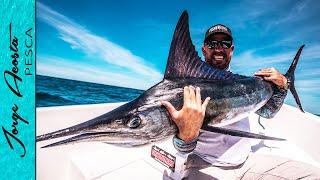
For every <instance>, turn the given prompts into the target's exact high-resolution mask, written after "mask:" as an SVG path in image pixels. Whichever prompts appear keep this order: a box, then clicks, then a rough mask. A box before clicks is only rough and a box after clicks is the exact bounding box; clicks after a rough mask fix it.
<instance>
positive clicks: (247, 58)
mask: <svg viewBox="0 0 320 180" xmlns="http://www.w3.org/2000/svg"><path fill="white" fill-rule="evenodd" d="M296 53H297V49H296V50H292V51H288V52H284V53H280V54H275V55H271V56H262V55H258V54H257V53H256V51H255V50H248V51H245V52H243V53H241V54H239V55H238V56H235V57H234V60H232V62H234V66H236V67H237V69H238V68H240V69H243V70H248V65H250V66H249V67H250V68H249V69H254V70H257V68H260V67H268V66H273V67H276V66H277V65H279V63H283V62H290V63H291V61H292V60H293V58H294V56H295V54H296ZM300 58H303V61H308V59H317V58H320V44H315V45H310V46H306V47H305V48H304V50H303V51H302V53H301V56H300ZM288 64H289V63H288Z"/></svg>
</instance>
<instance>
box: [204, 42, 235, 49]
mask: <svg viewBox="0 0 320 180" xmlns="http://www.w3.org/2000/svg"><path fill="white" fill-rule="evenodd" d="M204 45H205V46H207V47H208V48H209V49H212V48H216V47H218V46H219V45H220V46H221V47H223V48H224V49H229V48H230V47H231V46H232V41H216V40H211V41H210V40H209V41H207V42H205V43H204Z"/></svg>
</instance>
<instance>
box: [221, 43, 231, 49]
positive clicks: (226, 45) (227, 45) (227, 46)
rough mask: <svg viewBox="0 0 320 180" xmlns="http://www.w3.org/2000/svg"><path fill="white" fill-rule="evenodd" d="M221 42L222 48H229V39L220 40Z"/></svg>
mask: <svg viewBox="0 0 320 180" xmlns="http://www.w3.org/2000/svg"><path fill="white" fill-rule="evenodd" d="M221 44H222V47H223V48H230V47H231V46H232V42H231V41H221Z"/></svg>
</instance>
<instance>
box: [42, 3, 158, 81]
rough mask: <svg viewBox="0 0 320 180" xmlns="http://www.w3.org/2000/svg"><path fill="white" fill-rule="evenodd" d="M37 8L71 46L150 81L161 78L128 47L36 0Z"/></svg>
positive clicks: (44, 19)
mask: <svg viewBox="0 0 320 180" xmlns="http://www.w3.org/2000/svg"><path fill="white" fill-rule="evenodd" d="M37 10H38V14H37V16H38V17H39V18H40V19H41V20H43V21H44V22H46V23H48V24H49V25H51V26H52V27H54V28H56V29H57V30H58V32H59V35H60V36H59V38H61V39H62V40H64V41H65V42H67V43H69V44H70V46H71V48H73V49H78V50H81V51H82V52H84V53H85V54H87V55H89V56H92V57H96V58H97V59H102V60H104V61H106V62H107V63H109V64H113V65H115V66H120V67H123V68H126V69H128V70H129V71H133V72H136V73H138V74H140V75H144V76H147V77H149V80H150V81H153V82H156V81H158V80H159V79H161V77H162V75H161V73H160V72H158V71H157V70H156V69H154V68H152V67H149V66H147V65H146V63H145V62H148V61H146V60H144V59H143V58H141V57H138V56H136V55H134V54H133V53H132V52H130V51H129V50H128V49H125V48H123V47H121V46H119V45H117V44H115V43H113V42H111V41H109V40H107V39H106V38H104V37H100V36H98V35H95V34H94V33H92V32H90V31H89V30H87V29H86V28H85V27H83V26H81V25H79V24H77V23H75V22H73V21H72V20H71V19H69V18H68V17H66V16H64V15H62V14H60V13H58V12H56V11H54V10H52V9H50V8H49V7H47V6H46V5H44V4H41V3H39V2H37ZM83 78H85V77H83Z"/></svg>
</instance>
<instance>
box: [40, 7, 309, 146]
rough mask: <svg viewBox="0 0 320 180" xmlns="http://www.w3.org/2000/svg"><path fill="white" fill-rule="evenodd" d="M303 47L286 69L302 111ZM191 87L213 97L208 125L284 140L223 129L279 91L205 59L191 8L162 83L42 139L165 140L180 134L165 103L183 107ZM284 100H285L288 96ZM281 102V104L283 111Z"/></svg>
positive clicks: (182, 20)
mask: <svg viewBox="0 0 320 180" xmlns="http://www.w3.org/2000/svg"><path fill="white" fill-rule="evenodd" d="M302 48H303V46H301V47H300V49H299V51H298V52H297V54H296V56H295V58H294V60H293V62H292V64H291V66H290V68H289V70H288V72H287V73H286V76H287V78H289V80H290V81H291V87H290V90H291V92H292V93H293V95H294V97H295V99H296V102H297V104H298V105H299V107H300V109H301V110H302V106H301V104H300V100H299V98H298V95H297V93H296V91H295V89H294V71H295V67H296V65H297V62H298V59H299V56H300V53H301V51H302ZM187 85H192V86H194V87H200V89H201V94H202V97H210V98H211V100H210V102H209V104H208V106H207V109H206V113H205V121H204V123H203V126H202V129H204V130H207V131H212V132H218V133H224V134H229V135H232V136H241V137H247V138H258V139H271V140H283V139H280V138H274V137H268V136H263V135H259V134H254V133H250V132H243V131H237V130H229V129H224V128H222V127H221V126H223V125H226V124H230V123H232V122H235V121H237V120H240V119H242V118H244V117H245V116H247V115H248V113H250V112H255V111H257V110H258V109H260V108H261V107H262V106H263V105H264V104H266V102H267V101H268V100H269V99H270V97H271V96H272V95H273V93H274V89H273V88H274V85H272V84H271V83H270V82H267V81H264V80H263V79H262V78H260V77H246V76H241V75H237V74H233V73H231V72H227V71H222V70H218V69H215V68H213V67H211V66H209V65H207V64H206V63H205V62H203V61H201V59H200V57H199V56H198V53H197V52H196V50H195V48H194V45H193V44H192V41H191V38H190V32H189V24H188V14H187V12H186V11H185V12H183V13H182V15H181V17H180V19H179V21H178V24H177V26H176V29H175V32H174V35H173V39H172V42H171V47H170V52H169V57H168V62H167V67H166V70H165V75H164V78H163V80H162V81H161V82H159V83H158V84H156V85H154V86H152V87H151V88H149V89H148V90H147V91H145V92H144V93H143V94H141V95H140V96H139V97H138V98H136V99H135V100H133V101H131V102H128V103H126V104H124V105H122V106H120V107H118V108H116V109H114V110H112V111H110V112H107V113H105V114H103V115H101V116H99V117H96V118H94V119H91V120H88V121H86V122H84V123H81V124H78V125H75V126H72V127H68V128H65V129H61V130H58V131H55V132H52V133H48V134H44V135H40V136H38V137H37V141H43V140H48V139H53V138H58V137H65V136H71V135H73V137H68V138H67V139H65V140H62V141H59V142H56V143H53V144H50V145H47V146H45V147H50V146H56V145H62V144H67V143H72V142H80V141H101V142H106V143H110V144H117V145H123V146H136V145H143V144H147V143H150V142H155V141H159V140H162V139H164V138H166V137H169V136H170V135H173V134H175V133H177V127H176V125H175V124H174V123H173V122H172V121H171V120H170V117H169V114H168V112H167V110H166V109H165V107H163V106H161V103H160V102H161V101H163V100H165V101H169V102H171V103H172V104H173V105H174V106H175V107H176V108H181V107H182V104H183V87H184V86H187ZM279 98H281V99H282V100H284V98H285V95H284V96H283V97H279ZM282 102H283V101H282ZM281 106H282V104H279V105H278V107H277V109H280V107H281ZM302 111H303V110H302Z"/></svg>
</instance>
